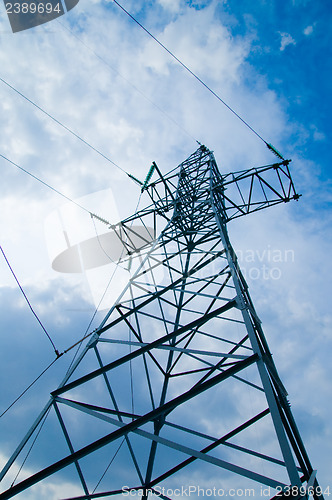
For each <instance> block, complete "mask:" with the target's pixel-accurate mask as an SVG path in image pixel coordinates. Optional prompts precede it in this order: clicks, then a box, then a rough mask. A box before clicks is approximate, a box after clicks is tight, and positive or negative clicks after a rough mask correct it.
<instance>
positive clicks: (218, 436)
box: [0, 146, 323, 500]
mask: <svg viewBox="0 0 332 500" xmlns="http://www.w3.org/2000/svg"><path fill="white" fill-rule="evenodd" d="M280 160H281V161H280V162H278V163H275V164H271V165H267V166H264V167H259V168H251V169H248V170H243V171H241V172H236V173H231V174H226V175H221V173H220V172H219V170H218V168H217V165H216V162H215V159H214V156H213V153H212V152H211V151H209V150H208V149H207V148H206V147H205V146H200V147H199V149H197V151H196V152H195V153H193V154H192V155H191V156H190V157H189V158H188V159H187V160H186V161H184V162H183V163H182V164H181V165H179V167H177V168H176V169H174V170H172V171H171V172H169V173H168V174H167V175H162V173H161V172H160V170H159V168H158V167H157V165H155V164H154V168H155V171H156V173H157V175H156V177H157V176H158V179H157V180H156V181H154V182H152V183H150V184H148V183H145V184H144V185H143V187H142V191H144V192H146V193H147V194H148V196H149V197H150V205H149V206H147V208H145V209H143V210H141V211H139V212H138V213H136V214H134V215H133V216H131V217H129V218H128V219H126V220H125V221H122V222H121V223H120V224H118V225H116V226H112V227H111V228H110V229H111V230H112V231H113V234H114V236H116V237H117V238H119V239H120V240H121V242H122V245H123V256H122V258H121V259H120V262H122V263H123V264H125V263H126V265H128V266H130V265H132V266H136V270H135V272H133V274H132V277H131V279H130V280H129V282H128V285H127V287H126V289H125V290H124V291H123V293H122V294H121V296H120V297H119V299H118V300H117V302H116V303H115V305H114V306H113V307H112V308H111V309H110V310H109V312H108V313H107V315H106V317H105V318H104V320H103V322H102V323H101V325H100V326H99V327H98V328H97V329H96V330H95V331H94V333H93V336H92V337H91V338H90V340H89V342H88V344H87V345H86V347H85V348H84V349H83V350H82V352H81V354H80V355H79V356H78V357H77V359H76V361H75V362H74V363H73V365H72V366H71V368H70V370H69V371H68V373H67V375H66V377H65V378H64V380H63V382H62V383H61V384H60V386H59V387H58V388H57V389H56V390H55V391H54V392H53V393H52V394H51V398H50V401H49V402H48V404H47V405H46V407H45V408H44V410H43V411H42V412H41V414H40V415H39V417H38V418H37V420H36V421H35V423H34V424H33V426H32V427H31V429H30V431H29V432H28V433H27V435H26V436H25V438H24V439H23V441H22V442H21V444H20V445H19V446H18V448H17V450H16V451H15V453H14V454H13V456H12V457H11V459H10V460H9V461H8V463H7V465H6V466H5V468H4V469H3V471H2V474H1V478H3V477H4V476H5V475H6V474H7V472H8V471H9V470H10V468H11V466H12V465H13V464H14V463H16V460H17V459H18V457H19V455H20V454H21V452H23V450H24V449H26V448H27V447H28V446H29V443H30V442H31V441H32V440H33V439H34V436H35V435H36V433H37V432H38V431H39V429H40V427H41V425H42V423H43V421H44V419H45V417H46V416H47V415H51V414H53V416H54V417H55V419H56V420H57V422H58V423H59V429H60V433H61V434H63V436H64V440H63V441H64V442H65V443H66V446H68V451H67V453H66V454H65V456H63V457H62V458H59V459H58V460H55V461H54V462H52V463H49V464H48V465H47V466H46V467H44V468H41V469H40V470H38V471H37V472H35V473H34V474H32V475H31V476H30V477H28V478H26V479H24V480H22V481H21V482H19V483H17V484H15V485H13V486H12V487H11V488H9V489H8V490H7V491H5V492H4V493H2V494H1V495H0V498H1V499H7V498H11V497H14V496H15V495H17V494H19V493H20V492H23V491H25V490H26V489H28V488H30V487H31V486H33V485H35V484H37V483H39V482H40V481H42V480H43V479H45V478H47V477H49V476H53V475H54V474H55V473H57V472H59V471H62V470H63V469H66V471H67V470H68V469H69V470H70V471H72V472H74V473H75V474H76V477H77V481H78V483H79V484H80V486H81V490H82V493H81V496H77V497H75V498H80V499H88V498H91V499H92V498H105V497H110V496H112V495H117V494H121V493H124V494H126V495H128V494H129V491H130V492H131V493H132V494H134V493H135V490H136V492H137V494H139V493H140V494H141V495H142V497H143V498H147V497H148V495H149V494H150V495H153V494H156V495H159V496H161V497H162V498H164V499H167V498H169V497H170V496H171V495H169V494H168V490H167V488H171V487H173V488H174V487H175V486H176V485H177V486H179V485H180V484H182V485H184V484H198V482H199V477H200V474H201V471H203V472H205V473H207V474H208V473H209V468H212V469H213V470H212V472H213V471H215V470H217V469H216V468H218V478H220V482H219V483H218V485H216V486H218V487H219V488H221V487H222V486H221V485H224V484H227V485H232V486H233V487H234V486H236V487H239V486H241V487H243V488H244V487H246V488H247V487H252V486H253V485H261V487H264V488H269V489H270V491H271V495H270V496H271V497H273V496H274V495H276V494H278V496H277V497H276V498H286V497H289V496H291V497H292V498H308V496H309V495H310V494H313V497H314V498H315V500H316V499H321V498H323V495H322V494H321V489H320V488H319V485H318V482H317V479H316V476H315V474H316V471H314V470H313V468H312V466H311V464H310V461H309V458H308V456H307V453H306V450H305V447H304V444H303V442H302V440H301V437H300V434H299V431H298V429H297V427H296V424H295V421H294V419H293V416H292V412H291V409H290V405H289V402H288V400H287V392H286V389H285V388H284V385H283V384H282V382H281V380H280V378H279V376H278V372H277V370H276V367H275V365H274V362H273V359H272V356H271V353H270V350H269V347H268V344H267V341H266V338H265V336H264V333H263V330H262V327H261V322H260V320H259V318H258V316H257V314H256V311H255V309H254V306H253V303H252V301H251V298H250V296H249V292H248V287H247V284H246V281H245V279H244V277H243V275H242V273H241V270H240V268H239V265H238V261H237V258H236V255H235V253H234V250H233V248H232V246H231V243H230V241H229V237H228V233H227V224H228V222H229V221H231V220H233V219H235V218H237V217H242V216H244V215H247V214H249V213H251V212H255V211H258V210H262V209H264V208H267V207H270V206H272V205H276V204H279V203H283V202H288V201H289V200H291V199H295V200H296V199H298V198H299V195H298V194H296V191H295V188H294V185H293V181H292V178H291V175H290V172H289V168H288V164H289V161H288V160H283V159H282V158H280ZM158 235H159V236H158ZM93 363H95V364H93ZM124 464H125V465H124ZM75 469H76V470H75ZM203 472H202V476H201V478H204V475H203ZM212 472H211V471H210V475H211V474H212ZM63 473H64V471H63ZM97 474H99V479H100V480H99V481H98V483H97V484H96V482H97V480H96V477H97ZM66 477H67V476H66ZM211 477H212V476H211ZM188 478H189V479H188ZM190 478H191V482H190ZM193 478H196V479H193ZM171 481H172V482H171ZM181 481H182V482H181ZM184 481H187V483H185V482H184ZM188 481H189V483H188ZM163 487H165V488H164V489H162V488H163ZM290 487H291V490H290ZM191 492H192V493H193V490H191ZM290 493H291V494H290ZM176 494H177V493H176Z"/></svg>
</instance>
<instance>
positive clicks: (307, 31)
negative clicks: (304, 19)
mask: <svg viewBox="0 0 332 500" xmlns="http://www.w3.org/2000/svg"><path fill="white" fill-rule="evenodd" d="M313 32H314V25H310V26H307V27H306V28H305V29H304V30H303V33H304V34H305V35H306V36H309V35H312V33H313Z"/></svg>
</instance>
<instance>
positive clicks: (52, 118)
mask: <svg viewBox="0 0 332 500" xmlns="http://www.w3.org/2000/svg"><path fill="white" fill-rule="evenodd" d="M0 81H1V82H2V83H4V84H5V85H7V87H9V88H10V89H11V90H13V91H14V92H16V94H18V95H20V96H21V97H23V99H25V100H26V101H28V102H29V103H30V104H32V105H33V106H34V107H35V108H37V109H39V111H41V112H42V113H44V115H46V116H48V117H49V118H51V120H53V121H54V122H55V123H57V124H58V125H60V127H62V128H64V129H65V130H67V132H69V133H70V134H72V135H73V136H74V137H76V138H77V139H79V140H80V141H81V142H83V144H85V145H86V146H88V147H89V148H91V149H92V150H93V151H95V152H96V153H98V154H99V155H100V156H102V157H103V158H104V159H105V160H107V161H108V162H109V163H111V164H112V165H114V166H115V167H116V168H118V169H119V170H121V171H122V172H124V173H125V174H127V175H128V173H127V172H126V171H125V170H124V169H123V168H121V167H120V166H119V165H117V164H116V163H115V162H114V161H113V160H111V159H110V158H108V156H106V155H105V154H104V153H102V152H101V151H99V149H97V148H95V147H94V146H92V144H90V143H89V142H88V141H86V140H85V139H83V138H82V137H81V136H80V135H78V134H76V132H74V131H73V130H71V129H70V128H69V127H67V125H64V124H63V123H62V122H60V121H59V120H58V119H57V118H55V117H54V116H52V115H51V114H50V113H48V112H47V111H45V110H44V109H43V108H41V107H40V106H39V105H38V104H36V103H35V102H33V101H32V100H31V99H29V98H28V97H27V96H26V95H24V94H23V93H22V92H20V91H19V90H17V89H16V88H15V87H14V86H13V85H10V83H8V82H6V80H4V79H3V78H1V77H0Z"/></svg>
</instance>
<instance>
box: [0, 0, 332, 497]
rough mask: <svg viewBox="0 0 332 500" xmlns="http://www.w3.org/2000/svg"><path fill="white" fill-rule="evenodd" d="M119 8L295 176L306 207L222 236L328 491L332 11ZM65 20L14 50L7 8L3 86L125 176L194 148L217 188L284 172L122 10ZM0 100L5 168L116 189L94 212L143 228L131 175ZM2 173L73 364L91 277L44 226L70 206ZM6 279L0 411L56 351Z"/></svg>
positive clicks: (248, 222)
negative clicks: (248, 176)
mask: <svg viewBox="0 0 332 500" xmlns="http://www.w3.org/2000/svg"><path fill="white" fill-rule="evenodd" d="M123 5H124V7H126V8H127V9H128V10H129V11H130V12H132V13H133V14H135V16H136V17H137V19H138V20H139V21H141V22H142V23H143V24H144V25H145V26H146V27H147V28H148V29H149V30H151V32H152V33H153V34H155V35H156V36H157V37H158V38H159V39H160V40H161V41H162V42H163V43H165V44H166V45H167V46H168V47H169V48H170V50H172V51H173V52H174V53H175V54H176V55H177V56H178V57H179V58H180V59H181V60H183V62H184V63H185V64H187V65H188V66H189V67H190V68H192V70H193V71H195V72H196V73H197V74H198V76H199V77H200V78H202V79H203V80H204V81H206V82H207V84H208V85H210V86H211V88H213V89H214V90H215V91H216V92H217V93H218V94H219V95H220V96H221V97H222V98H223V99H224V100H225V101H226V102H227V103H228V104H229V105H231V106H232V107H234V109H235V110H236V111H237V112H238V113H239V114H240V115H241V116H242V117H243V118H244V119H245V120H246V121H248V123H249V124H250V125H251V126H252V127H253V128H255V130H257V132H258V133H259V134H260V135H262V137H264V139H265V140H267V141H268V142H272V144H273V145H274V146H275V147H276V148H277V149H279V150H280V151H281V152H282V153H283V154H284V155H285V156H287V157H289V158H292V160H293V162H292V164H291V166H292V172H293V176H294V181H295V183H296V186H297V188H298V191H299V192H300V193H302V194H303V196H302V198H301V199H300V201H299V202H298V203H295V202H294V203H291V204H287V205H285V206H282V207H277V208H275V209H271V210H266V211H265V212H262V213H260V214H257V215H253V216H251V217H247V218H243V219H242V220H239V221H234V222H233V223H232V226H231V227H230V228H229V231H230V236H231V239H232V241H233V244H234V246H235V249H236V250H237V251H238V252H239V254H240V255H241V256H242V257H241V259H240V263H241V265H242V267H243V269H244V272H245V273H246V274H247V276H248V281H249V285H250V289H251V293H252V297H253V299H254V301H255V305H256V309H257V311H258V313H259V315H260V316H261V318H262V320H263V326H264V329H265V333H266V335H267V338H268V341H269V344H270V346H271V350H272V352H273V354H274V359H275V361H276V364H277V367H278V368H279V370H280V374H281V378H282V380H283V381H284V383H285V385H286V387H287V389H288V391H289V393H290V400H291V402H292V408H293V411H294V414H295V417H296V418H297V421H298V423H299V427H300V430H301V432H302V434H303V438H304V441H305V443H306V445H307V448H308V451H309V454H310V457H311V459H312V462H313V465H314V467H315V468H317V469H318V471H319V472H318V479H319V481H320V483H321V485H322V486H324V487H326V486H328V485H330V486H331V487H332V484H331V479H330V457H331V451H332V450H331V441H332V440H331V423H330V415H331V411H332V407H331V400H332V398H331V393H332V384H331V364H330V352H331V336H332V331H331V327H332V317H331V308H330V295H331V293H330V289H331V270H332V269H331V267H332V266H331V262H330V259H329V256H330V255H331V248H332V241H331V199H332V197H331V165H330V157H331V155H330V143H331V130H330V110H331V95H330V89H329V87H330V81H331V76H332V75H331V71H332V68H331V30H330V26H331V17H332V9H331V8H330V7H329V5H328V3H327V2H323V1H316V2H314V1H310V0H282V1H279V2H277V1H269V2H266V1H263V0H259V1H257V2H250V1H246V0H243V1H241V2H239V1H236V0H225V1H224V2H217V1H215V2H198V1H197V2H185V1H182V0H158V1H153V2H148V3H147V2H144V4H143V2H134V1H131V0H130V1H124V2H123ZM59 21H60V23H61V24H59V23H58V22H57V21H53V22H51V23H49V24H45V25H44V26H41V27H39V28H35V29H33V30H29V31H27V32H22V33H17V34H12V33H11V31H10V26H9V22H8V19H7V17H6V15H5V12H4V8H3V7H2V10H1V18H0V23H1V26H0V44H1V51H0V68H1V69H0V77H1V78H3V79H4V80H6V81H7V82H8V83H10V84H11V85H13V86H14V87H16V88H17V89H18V90H19V91H21V92H22V93H24V94H25V95H27V96H28V97H29V98H30V99H32V100H33V101H34V102H36V103H38V104H39V105H40V106H41V107H43V108H44V109H45V110H47V111H48V112H49V113H50V114H52V115H54V116H55V117H56V118H57V119H58V120H60V121H62V122H63V123H64V124H65V125H67V126H68V127H70V128H71V129H72V130H74V131H75V132H76V133H78V134H79V135H80V136H82V137H84V138H85V139H86V140H87V141H88V142H89V143H91V144H93V146H94V147H96V148H97V149H99V150H100V151H101V152H103V153H104V154H106V155H107V156H108V157H109V158H111V159H112V160H113V161H114V162H116V163H117V164H118V165H120V166H121V168H123V169H125V170H126V171H128V172H131V173H133V174H134V175H135V176H136V177H139V178H141V179H143V178H144V177H145V175H146V173H147V170H148V168H149V166H150V164H151V162H152V161H153V160H155V161H156V162H157V164H158V165H159V166H160V168H161V169H162V170H163V171H164V172H166V171H167V170H169V169H171V168H173V167H174V166H176V165H177V164H178V163H180V162H181V161H182V160H184V159H185V158H186V157H187V156H189V154H190V153H191V152H193V151H194V150H195V149H196V147H197V144H196V142H195V140H196V139H197V140H199V141H200V142H202V143H204V144H206V146H207V147H209V148H210V149H212V150H214V152H215V156H216V160H217V163H218V165H219V168H220V170H221V171H222V172H228V171H233V170H241V169H243V168H247V167H251V166H254V165H261V164H264V163H270V162H273V161H274V160H275V157H274V156H273V155H271V153H270V152H269V151H268V150H267V148H266V147H265V145H264V144H263V143H262V142H261V141H260V140H259V139H258V138H257V137H256V136H255V135H254V134H252V133H251V132H250V131H249V130H248V129H247V128H246V127H245V126H244V125H243V124H242V123H241V122H240V121H239V120H237V119H236V118H235V117H234V116H233V115H232V114H231V113H230V112H229V111H228V110H227V109H226V108H225V107H223V106H222V105H221V104H220V103H219V102H217V101H216V100H215V99H214V98H213V96H211V95H210V94H209V93H208V92H207V91H206V90H205V89H204V88H202V87H201V86H200V85H199V84H198V83H197V82H196V81H195V80H193V79H192V77H190V75H188V74H187V73H186V72H185V71H184V70H183V68H181V67H179V66H178V65H177V64H176V63H175V61H174V60H172V59H171V58H170V57H169V56H168V55H167V54H166V53H165V52H163V51H162V49H160V47H158V46H157V45H156V44H155V43H154V42H153V40H151V39H150V38H149V37H148V36H147V35H146V34H145V33H144V32H142V30H141V29H140V28H138V27H137V26H136V25H135V24H134V23H133V22H132V21H130V20H129V19H128V18H127V17H126V16H125V14H124V13H122V12H121V11H120V10H119V9H118V8H117V7H116V6H115V5H114V4H113V3H112V2H111V1H108V2H106V1H105V0H94V1H93V2H92V1H90V2H88V1H87V0H81V1H80V2H79V4H78V5H77V7H75V8H74V9H73V10H72V11H71V12H70V13H69V14H67V15H66V16H64V17H62V18H60V20H59ZM66 28H69V29H70V30H71V31H68V30H67V29H66ZM77 37H79V38H77ZM96 54H97V56H98V57H97V56H96ZM0 93H1V94H0V95H1V100H0V106H1V115H0V122H1V130H2V134H1V141H0V142H1V150H0V154H3V155H5V156H7V157H8V158H9V159H11V160H12V161H14V162H16V163H18V164H19V165H21V166H22V167H24V168H26V169H28V170H29V171H31V172H32V173H34V174H35V175H37V176H39V177H41V178H42V179H43V180H45V181H46V182H48V183H50V184H51V185H52V186H54V187H55V188H57V189H59V190H60V191H62V192H64V193H65V194H66V195H67V196H70V197H72V198H75V199H77V198H80V197H83V196H89V195H91V194H92V193H96V192H99V191H100V190H102V189H105V188H111V189H112V191H113V197H114V202H113V201H111V197H107V199H105V197H104V196H103V195H102V194H101V195H100V197H99V198H100V199H99V201H98V199H96V198H94V202H93V203H94V205H93V206H92V207H91V210H94V211H96V212H97V213H100V215H104V216H105V217H106V218H107V219H109V220H111V221H112V222H116V221H117V220H116V219H117V218H118V217H120V218H123V217H125V216H127V215H128V214H130V213H131V212H133V210H134V209H135V206H136V203H137V199H138V196H139V192H138V191H139V190H138V188H137V186H136V185H135V184H134V183H131V182H130V181H128V178H127V177H126V176H124V175H123V173H122V172H121V171H119V170H118V169H116V168H115V167H114V166H112V165H111V164H110V163H109V162H107V161H106V160H105V159H103V158H102V157H100V156H98V155H97V154H96V153H95V152H94V151H92V150H91V149H89V148H88V147H87V146H85V145H84V144H82V143H81V142H80V141H78V140H77V139H76V138H75V137H73V136H72V135H70V134H68V132H66V131H65V130H63V129H62V128H60V127H59V126H58V125H57V124H55V123H54V122H52V121H51V120H50V119H49V118H47V117H46V116H45V115H43V114H42V113H41V112H40V111H38V110H37V109H36V108H34V107H33V106H31V104H29V103H27V102H26V101H24V100H23V99H22V98H21V97H20V96H18V95H17V94H15V93H14V92H13V91H12V90H11V89H9V88H8V87H7V86H6V85H4V84H3V83H2V82H0ZM0 168H1V177H2V182H1V190H0V196H1V207H2V208H1V211H0V227H1V245H2V247H3V249H4V250H5V252H6V254H7V257H8V259H9V261H10V262H11V264H12V266H13V268H14V270H15V272H16V274H17V276H18V277H19V279H20V281H21V283H22V284H23V286H24V288H25V290H26V292H27V294H28V296H29V298H30V300H31V302H32V304H33V306H34V308H35V309H36V311H37V313H38V315H39V316H40V318H41V320H42V321H43V323H44V324H45V326H46V328H47V330H48V331H49V332H50V333H51V334H52V338H53V339H54V341H55V343H56V345H57V346H58V348H59V350H61V351H62V350H63V349H66V348H67V347H68V346H69V345H71V344H72V343H74V342H75V341H76V340H77V339H79V338H80V337H81V335H82V334H84V332H85V329H86V327H87V325H88V323H89V320H90V318H91V316H92V312H93V310H94V307H95V304H94V301H93V295H92V293H93V292H92V290H91V286H90V285H91V283H90V285H89V281H88V278H89V277H87V276H82V275H62V274H59V273H56V272H55V271H53V270H52V268H51V263H50V258H49V254H48V247H50V246H52V242H50V241H49V237H47V234H49V232H50V227H49V216H50V214H52V212H54V211H55V210H59V209H60V208H61V207H62V206H63V204H64V200H63V199H61V198H60V197H59V196H58V195H56V194H55V193H54V192H52V191H50V190H48V189H47V188H45V187H44V186H42V185H40V184H38V183H37V182H36V181H35V180H33V179H31V178H29V177H27V176H26V175H25V174H24V173H23V172H21V171H18V170H17V169H15V168H14V167H13V166H11V165H10V164H8V163H7V162H6V161H4V160H3V159H1V158H0ZM97 198H98V196H97ZM87 203H88V201H87ZM114 206H116V207H117V209H116V210H115V208H114ZM106 212H107V213H106ZM116 212H117V213H116ZM82 217H83V219H82V226H84V227H85V224H86V227H87V230H89V231H92V234H94V231H95V229H94V228H93V226H92V223H91V220H90V219H89V217H88V216H87V217H86V219H84V217H85V214H82ZM244 219H245V220H244ZM45 226H46V230H45ZM103 230H104V228H103V227H98V231H100V232H102V231H103ZM47 238H48V240H47ZM55 238H56V235H55ZM269 249H270V250H278V251H280V252H281V254H282V255H286V254H285V252H286V251H289V250H291V251H292V252H293V254H292V255H294V258H292V259H288V260H287V259H286V258H284V259H283V261H282V262H279V263H278V264H277V265H276V264H275V263H274V262H273V261H272V260H271V258H270V257H269V253H268V250H269ZM249 251H251V252H252V253H251V255H254V256H255V258H254V261H252V260H250V259H249V258H248V255H249V253H248V252H249ZM288 255H290V254H288ZM263 265H266V266H267V268H268V269H269V270H270V271H271V270H272V269H274V268H275V267H276V266H277V267H278V269H279V270H280V273H281V274H280V276H279V274H278V276H279V277H278V279H273V277H272V275H271V274H270V275H269V276H268V278H267V279H255V274H254V273H253V272H252V270H253V269H256V270H257V269H258V271H260V272H261V271H262V266H263ZM250 277H251V278H250ZM260 277H262V274H261V276H260ZM0 279H1V282H0V295H1V316H0V323H1V336H0V352H1V354H0V356H1V358H0V359H1V363H0V376H1V380H2V382H1V385H2V387H3V390H2V394H1V399H0V404H1V408H0V412H1V411H4V410H5V409H6V408H7V406H8V405H9V404H10V403H11V402H12V401H13V400H14V399H15V398H16V397H17V396H18V394H19V393H20V392H21V391H22V390H24V389H25V387H26V386H27V384H28V383H30V382H31V381H32V380H33V379H34V377H36V376H38V375H39V373H40V372H41V371H42V370H43V369H44V368H45V367H46V366H47V365H48V363H50V362H51V361H52V359H53V352H52V349H51V346H50V344H49V342H48V341H47V339H46V338H45V336H43V332H42V331H41V330H40V328H39V326H38V324H37V323H36V322H35V319H34V318H33V316H32V315H31V313H30V311H29V310H28V308H27V306H26V304H25V303H24V300H23V299H22V297H21V295H20V291H19V290H18V289H17V286H16V284H15V282H14V280H13V278H12V276H11V274H10V272H9V270H8V268H7V266H6V264H5V262H4V261H3V260H1V259H0ZM101 318H102V313H100V315H99V316H98V318H97V319H96V321H95V323H94V326H97V324H98V321H100V320H101ZM280 332H283V333H282V335H281V333H280ZM70 360H71V358H70V355H68V357H67V358H66V357H63V358H62V359H61V360H59V361H58V362H57V363H56V364H55V365H54V367H52V369H51V370H50V371H49V372H48V373H47V374H46V375H45V376H44V377H43V378H42V379H41V381H40V382H39V384H38V385H37V386H36V387H34V389H32V390H31V391H29V392H28V393H27V395H26V396H25V397H24V398H22V399H21V400H20V402H19V403H17V404H16V405H15V406H14V407H13V408H12V410H11V411H9V412H8V413H6V415H5V416H4V417H2V418H1V419H0V425H1V426H2V432H1V436H2V437H1V440H2V446H1V449H2V452H1V453H2V454H1V462H4V460H5V458H6V457H8V455H9V453H10V452H11V451H12V450H13V449H14V447H15V446H16V444H17V440H18V438H19V437H20V436H22V435H23V434H24V432H25V430H26V429H27V427H28V426H29V424H30V422H32V420H33V418H34V417H35V416H36V414H37V413H38V411H39V409H41V408H42V406H43V405H44V402H46V401H47V397H48V394H49V392H50V391H51V390H52V389H53V388H54V387H56V386H57V385H58V383H59V381H60V380H61V378H62V374H63V373H64V371H65V370H66V368H67V367H68V365H69V363H70ZM53 432H54V429H52V427H51V428H50V435H53V434H52V433H53ZM66 480H67V479H66ZM68 481H69V479H68ZM59 488H60V486H59V485H57V486H55V485H54V484H52V483H49V484H48V486H47V485H46V486H45V490H43V492H44V493H43V495H44V498H46V497H47V498H54V499H58V498H59V496H61V495H62V497H64V496H65V495H66V494H67V493H68V491H73V493H72V494H74V492H75V489H73V490H71V488H72V486H70V485H69V484H65V485H63V486H62V489H61V492H60V491H59ZM39 494H40V491H39ZM52 495H53V496H52ZM24 498H31V499H32V500H35V499H38V498H40V496H38V493H31V496H25V497H24Z"/></svg>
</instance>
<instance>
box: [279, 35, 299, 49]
mask: <svg viewBox="0 0 332 500" xmlns="http://www.w3.org/2000/svg"><path fill="white" fill-rule="evenodd" d="M279 33H280V37H281V44H280V50H281V51H283V50H285V48H286V47H288V45H296V41H295V40H294V38H293V37H292V35H290V34H289V33H281V32H279Z"/></svg>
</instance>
